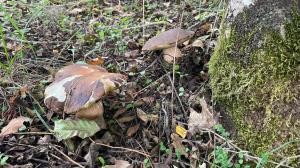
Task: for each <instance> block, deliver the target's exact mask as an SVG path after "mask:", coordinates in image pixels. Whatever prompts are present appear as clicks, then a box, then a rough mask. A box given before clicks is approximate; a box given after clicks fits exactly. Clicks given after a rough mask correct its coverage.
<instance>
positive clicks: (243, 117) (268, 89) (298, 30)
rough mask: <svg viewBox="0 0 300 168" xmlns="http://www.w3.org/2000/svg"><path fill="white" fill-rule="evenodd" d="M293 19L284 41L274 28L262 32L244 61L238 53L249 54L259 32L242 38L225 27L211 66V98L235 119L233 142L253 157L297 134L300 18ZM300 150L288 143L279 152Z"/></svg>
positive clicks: (233, 30)
mask: <svg viewBox="0 0 300 168" xmlns="http://www.w3.org/2000/svg"><path fill="white" fill-rule="evenodd" d="M291 18H292V19H291V20H290V21H289V22H286V23H285V26H284V28H285V29H284V30H285V35H284V37H282V36H281V34H280V32H276V31H273V30H268V31H267V32H264V33H262V34H263V38H262V39H264V41H263V45H262V46H261V47H259V48H254V49H252V50H251V53H250V58H249V59H247V61H245V60H244V59H240V58H239V57H236V53H237V52H238V55H243V54H245V55H246V54H249V53H245V52H247V51H249V50H246V49H245V47H247V44H248V43H249V41H252V40H253V38H254V37H253V35H254V34H256V33H257V31H258V29H253V31H248V32H247V33H246V34H248V36H247V37H242V38H241V37H240V34H239V33H240V32H239V30H238V29H237V28H235V27H234V26H233V28H232V30H231V32H230V33H229V34H227V35H225V34H226V33H225V32H224V30H225V29H226V28H223V33H222V35H221V36H220V38H219V46H218V47H217V48H216V50H215V53H214V55H213V56H212V58H211V60H210V63H209V73H210V76H211V88H212V92H213V97H214V99H215V100H216V101H217V102H218V103H219V104H221V105H222V106H225V107H226V110H227V111H228V113H229V115H230V116H231V118H232V120H233V121H234V124H235V126H236V129H237V131H238V135H237V142H238V143H239V144H240V145H243V146H245V147H246V148H247V149H248V150H250V151H251V152H253V153H255V154H260V153H261V152H266V151H270V150H271V149H273V148H275V147H278V146H280V144H283V143H285V142H288V141H292V140H295V138H297V137H299V136H300V132H299V131H297V130H299V129H300V124H299V121H298V120H297V119H300V114H297V108H298V109H299V108H300V107H299V106H300V105H299V104H300V103H299V102H300V100H299V97H300V80H299V77H300V70H299V69H300V15H299V13H297V12H293V14H292V17H291ZM242 33H243V32H242ZM237 43H238V44H240V45H237ZM236 51H237V52H236ZM298 113H299V111H298ZM299 147H300V146H299V145H297V144H292V145H289V146H288V147H287V148H284V149H283V150H280V152H279V153H277V154H278V155H287V156H291V155H293V154H296V153H298V154H299V153H300V148H299Z"/></svg>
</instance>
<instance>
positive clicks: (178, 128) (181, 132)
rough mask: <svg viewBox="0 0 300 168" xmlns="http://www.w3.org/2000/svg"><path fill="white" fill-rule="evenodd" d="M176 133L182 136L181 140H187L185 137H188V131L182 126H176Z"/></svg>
mask: <svg viewBox="0 0 300 168" xmlns="http://www.w3.org/2000/svg"><path fill="white" fill-rule="evenodd" d="M176 133H177V134H178V135H180V136H181V138H185V137H186V133H187V131H186V129H185V128H183V127H181V126H180V125H177V126H176Z"/></svg>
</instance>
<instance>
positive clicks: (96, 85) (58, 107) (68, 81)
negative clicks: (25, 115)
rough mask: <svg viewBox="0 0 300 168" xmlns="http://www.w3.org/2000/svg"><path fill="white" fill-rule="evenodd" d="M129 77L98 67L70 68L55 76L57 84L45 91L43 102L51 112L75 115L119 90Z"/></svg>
mask: <svg viewBox="0 0 300 168" xmlns="http://www.w3.org/2000/svg"><path fill="white" fill-rule="evenodd" d="M126 78H127V77H126V76H124V75H122V74H119V73H109V72H107V70H106V69H104V68H101V67H98V66H95V65H86V64H73V65H69V66H66V67H64V68H62V69H61V70H59V71H58V72H57V73H56V75H55V79H54V82H53V83H52V84H51V85H49V86H48V87H47V88H46V90H45V99H44V102H45V104H46V106H47V107H48V108H49V109H51V110H52V111H55V112H61V111H64V112H65V113H68V114H70V113H75V112H77V111H79V110H81V109H85V108H89V107H90V106H91V105H93V104H94V103H95V102H98V101H99V100H100V99H101V98H102V97H103V96H105V95H106V94H107V93H109V92H110V91H112V90H115V89H116V88H118V87H120V85H121V84H122V83H123V82H124V81H125V80H126Z"/></svg>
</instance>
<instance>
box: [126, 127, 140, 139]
mask: <svg viewBox="0 0 300 168" xmlns="http://www.w3.org/2000/svg"><path fill="white" fill-rule="evenodd" d="M139 128H140V124H137V125H135V126H133V127H130V128H128V130H127V136H129V137H131V136H132V135H134V134H135V133H136V132H137V131H138V130H139Z"/></svg>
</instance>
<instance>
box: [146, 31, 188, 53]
mask: <svg viewBox="0 0 300 168" xmlns="http://www.w3.org/2000/svg"><path fill="white" fill-rule="evenodd" d="M193 35H194V32H192V31H188V30H183V29H180V28H176V29H170V30H168V31H165V32H162V33H160V34H159V35H157V36H155V37H152V38H151V39H149V40H148V41H147V42H146V44H145V45H144V47H143V48H142V50H143V51H155V50H161V49H165V48H170V47H173V46H175V45H176V41H177V44H181V43H183V42H185V41H186V40H188V39H190V38H191V37H192V36H193Z"/></svg>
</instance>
